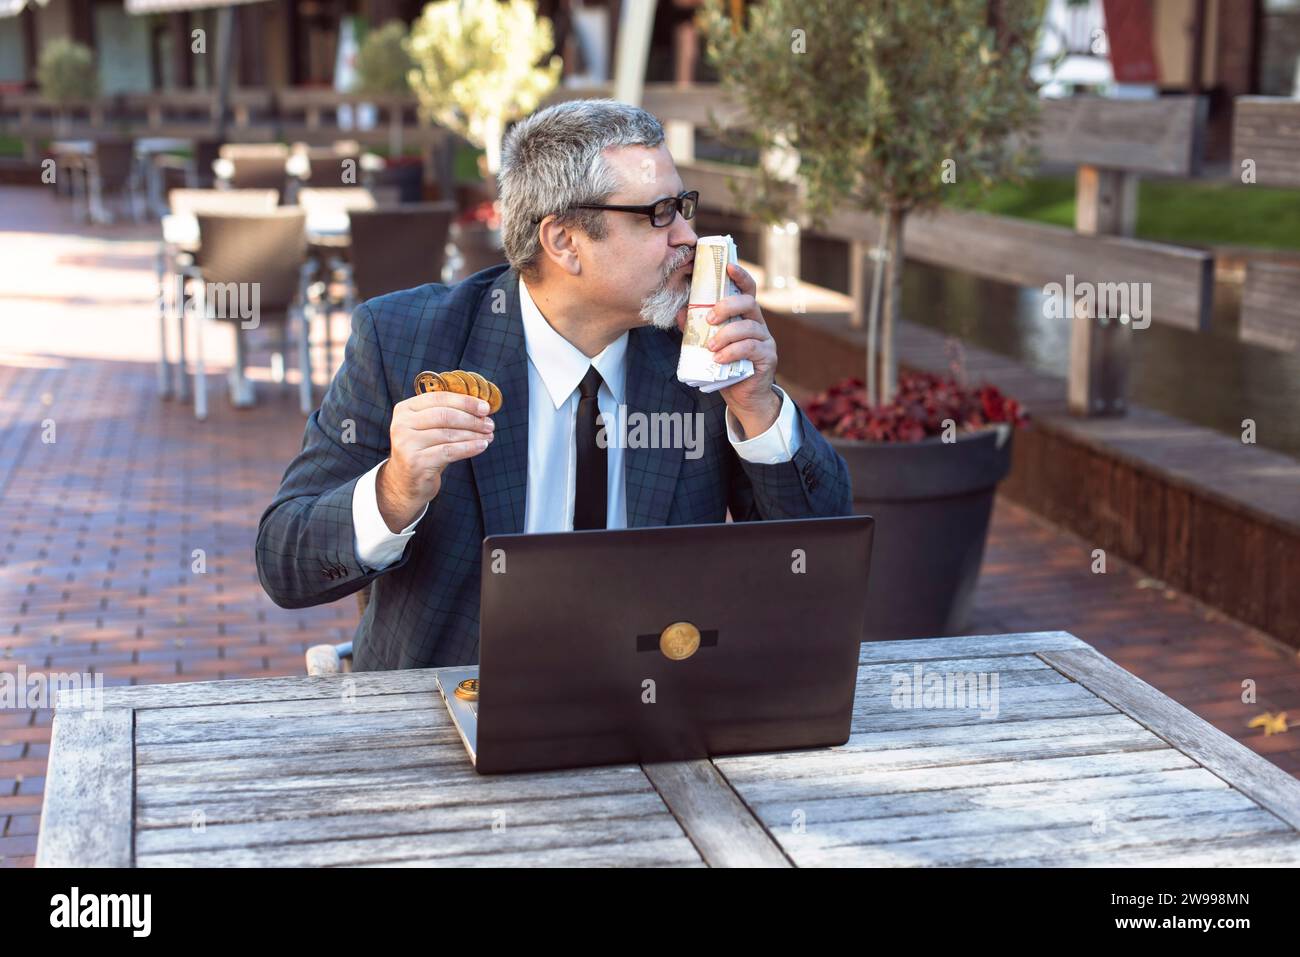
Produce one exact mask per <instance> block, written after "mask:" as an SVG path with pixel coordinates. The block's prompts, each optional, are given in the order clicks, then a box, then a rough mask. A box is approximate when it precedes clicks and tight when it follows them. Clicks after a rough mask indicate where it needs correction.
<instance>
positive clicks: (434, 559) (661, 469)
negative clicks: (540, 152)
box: [256, 265, 852, 671]
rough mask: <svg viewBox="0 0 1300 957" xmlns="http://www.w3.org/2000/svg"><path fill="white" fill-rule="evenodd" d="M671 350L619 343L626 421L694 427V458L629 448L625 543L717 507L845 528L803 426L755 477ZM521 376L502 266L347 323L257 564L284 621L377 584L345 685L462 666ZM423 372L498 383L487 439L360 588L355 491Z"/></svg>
mask: <svg viewBox="0 0 1300 957" xmlns="http://www.w3.org/2000/svg"><path fill="white" fill-rule="evenodd" d="M681 338H682V337H681V333H680V332H678V331H677V330H676V329H674V330H672V331H670V332H664V331H661V330H659V329H655V328H653V327H652V326H648V325H647V326H645V327H644V328H638V329H633V330H632V331H631V333H630V335H629V339H628V354H627V362H628V372H627V392H626V403H627V406H628V410H627V411H628V413H629V415H630V414H631V413H632V412H635V411H640V412H642V413H645V414H649V413H652V412H678V413H694V412H701V413H703V415H704V420H703V421H704V423H705V428H704V441H703V454H702V455H700V456H699V457H698V458H690V459H688V458H687V457H686V455H685V450H684V449H682V448H676V449H673V448H628V449H626V450H625V452H624V476H625V481H626V492H627V521H628V526H629V527H638V526H647V525H685V524H698V523H708V522H722V521H725V518H726V512H727V510H728V508H730V510H731V516H732V519H733V520H734V521H738V522H741V521H757V520H762V519H784V518H804V517H813V516H827V515H849V514H852V507H851V501H850V498H851V496H850V489H849V475H848V467H847V466H846V465H845V463H844V460H843V459H842V458H841V457H840V456H839V455H838V454H837V453H836V452H835V450H834V449H832V448H831V446H830V444H829V443H827V442H826V440H825V439H824V438H823V437H822V436H821V435H820V434H819V433H818V432H817V430H816V429H814V428H813V427H812V425H811V423H809V422H808V420H807V418H806V417H805V416H804V413H803V411H802V410H799V412H798V425H797V427H798V428H800V429H801V430H802V433H801V434H802V441H801V445H800V447H799V450H798V451H797V452H796V453H795V456H794V459H793V461H791V462H784V463H781V464H778V465H763V464H756V463H752V462H747V461H745V460H744V459H741V458H740V457H739V456H738V455H737V454H736V452H735V450H734V449H733V448H732V446H731V443H730V442H729V441H728V439H727V432H726V423H725V421H724V418H723V413H724V411H725V403H724V402H723V399H722V397H721V395H719V394H718V393H716V392H714V393H711V394H705V393H702V392H699V391H698V390H696V389H693V388H690V387H689V386H686V385H683V384H682V383H680V382H678V381H677V356H678V353H679V351H680V349H681ZM527 363H528V356H527V351H526V349H525V344H524V333H523V319H522V317H521V315H520V308H519V276H518V273H517V272H516V271H515V270H514V269H513V268H510V267H508V266H504V265H502V266H493V267H491V268H489V269H485V270H483V271H482V272H479V273H476V274H474V275H473V276H470V277H469V278H467V279H465V280H464V281H462V282H460V283H457V284H455V285H452V286H446V285H441V284H430V285H425V286H419V287H417V288H414V289H407V290H404V291H401V292H395V293H391V294H389V295H386V296H380V297H378V298H376V299H371V300H369V301H367V302H365V303H362V304H361V305H360V306H358V307H357V309H356V311H355V313H354V314H353V316H352V334H351V336H350V337H349V339H348V342H347V346H346V348H345V351H344V359H343V364H342V366H340V368H339V370H338V373H337V374H336V375H335V377H334V380H333V382H331V383H330V386H329V388H328V389H327V390H326V392H325V397H324V399H323V400H322V402H321V406H320V408H319V409H318V410H316V411H315V412H313V413H312V414H311V416H310V417H309V418H308V419H307V426H306V431H305V432H304V435H303V444H302V450H301V451H300V452H299V453H298V454H297V456H295V457H294V459H293V461H292V462H290V463H289V467H288V469H286V470H285V473H284V478H283V479H282V480H281V483H280V489H279V491H278V492H277V493H276V496H275V499H274V501H272V502H271V504H270V506H268V507H267V509H266V511H265V512H263V513H262V517H261V520H260V522H259V524H258V531H257V546H256V555H257V572H258V577H259V578H260V580H261V582H262V587H263V588H265V589H266V592H267V594H268V595H270V596H271V598H272V600H274V601H275V603H276V604H277V605H279V606H281V607H283V608H301V607H305V606H308V605H317V604H321V603H324V602H331V601H337V600H338V599H340V598H342V597H344V596H346V595H349V594H351V593H353V592H355V591H357V590H359V589H360V588H362V587H363V586H365V585H366V584H367V583H368V582H373V583H374V585H373V588H372V590H371V597H370V602H369V605H368V606H367V608H366V612H365V614H364V615H363V616H362V619H361V623H360V625H359V626H358V627H357V632H356V636H355V639H354V643H353V667H354V669H356V670H358V671H369V670H381V669H393V668H423V667H433V666H442V665H462V664H474V663H477V661H478V639H479V627H478V626H479V564H480V556H481V551H482V542H483V538H484V536H486V535H492V534H500V533H503V532H521V531H523V527H524V505H525V493H526V489H527V469H528V365H527ZM422 369H434V370H443V369H466V370H470V371H474V372H478V373H481V374H482V375H483V376H485V377H487V378H488V379H491V380H493V381H494V382H496V383H497V385H498V386H500V388H501V391H502V394H503V397H504V404H503V405H502V407H501V409H500V410H499V411H498V412H497V413H496V415H494V416H493V420H494V421H495V423H496V438H495V439H494V440H493V442H492V444H491V445H489V446H488V448H487V449H486V450H485V451H484V452H482V453H480V454H479V455H477V456H474V457H473V458H470V459H466V460H462V461H459V462H455V463H453V464H452V465H451V466H450V467H448V468H447V470H446V471H445V472H444V473H443V478H442V488H441V490H440V491H439V493H438V496H437V498H435V499H434V500H433V502H431V503H430V505H429V509H428V511H427V512H426V513H425V516H424V518H423V519H421V521H420V523H419V525H417V526H416V530H415V534H414V536H413V537H412V538H411V539H410V541H408V542H407V544H406V549H405V551H403V553H402V556H401V558H399V559H398V560H397V561H396V562H394V563H393V564H391V565H389V566H388V567H386V568H383V569H381V570H379V571H372V570H370V569H368V568H366V567H364V566H362V565H361V564H360V563H359V561H358V560H357V556H356V552H355V549H354V538H353V524H352V491H353V488H354V487H355V485H356V482H357V479H358V478H359V477H360V476H361V475H363V474H365V473H366V472H367V471H368V470H370V469H371V468H373V467H374V466H375V465H377V464H378V463H379V462H381V461H383V460H384V459H385V458H387V457H388V454H389V440H388V430H389V425H390V422H391V418H392V410H393V406H394V405H395V404H396V403H398V402H400V401H402V400H403V399H405V398H407V397H409V396H410V395H412V394H413V382H414V379H415V375H416V373H418V372H419V371H421V370H422Z"/></svg>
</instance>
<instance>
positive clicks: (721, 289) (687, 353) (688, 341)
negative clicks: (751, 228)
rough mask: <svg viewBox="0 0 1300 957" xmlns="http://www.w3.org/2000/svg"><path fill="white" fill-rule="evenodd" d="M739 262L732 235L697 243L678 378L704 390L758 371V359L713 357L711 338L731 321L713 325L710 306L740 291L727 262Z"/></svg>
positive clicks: (736, 380)
mask: <svg viewBox="0 0 1300 957" xmlns="http://www.w3.org/2000/svg"><path fill="white" fill-rule="evenodd" d="M734 262H738V259H737V257H736V243H735V241H734V240H733V239H732V238H731V237H730V236H701V237H700V238H699V239H698V240H697V241H696V243H695V268H694V272H693V273H692V276H691V296H690V300H689V301H688V303H687V305H686V329H685V330H684V332H683V333H682V351H681V355H680V356H678V358H677V381H679V382H685V383H686V384H687V385H690V386H694V387H695V388H697V389H699V390H700V391H701V392H716V391H717V390H718V389H725V388H726V387H727V386H732V385H735V384H736V383H737V382H740V381H742V380H744V379H748V378H749V377H750V376H752V375H753V374H754V363H753V362H751V361H750V360H748V359H737V360H736V361H735V362H728V363H725V364H723V365H719V364H718V363H716V362H714V361H713V353H712V352H710V351H709V349H708V348H707V347H708V343H709V340H710V339H712V338H713V336H714V335H715V334H716V333H717V331H718V330H719V329H721V328H722V327H723V326H725V325H726V324H727V323H728V322H735V321H736V319H738V318H740V317H739V316H732V317H731V318H730V319H727V320H726V322H720V323H717V324H715V325H710V324H709V320H708V318H707V316H708V314H709V310H710V309H711V308H712V307H713V305H714V304H715V303H716V302H717V301H718V300H719V299H722V298H724V297H726V296H731V295H734V294H735V293H736V292H737V289H736V284H735V283H733V282H732V281H731V277H730V276H728V275H727V263H734Z"/></svg>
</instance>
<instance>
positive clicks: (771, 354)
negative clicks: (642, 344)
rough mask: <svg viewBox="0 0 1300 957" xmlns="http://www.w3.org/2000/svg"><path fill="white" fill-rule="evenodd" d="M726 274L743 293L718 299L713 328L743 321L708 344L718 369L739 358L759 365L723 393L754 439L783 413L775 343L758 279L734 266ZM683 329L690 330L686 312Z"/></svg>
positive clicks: (712, 316) (681, 322)
mask: <svg viewBox="0 0 1300 957" xmlns="http://www.w3.org/2000/svg"><path fill="white" fill-rule="evenodd" d="M727 275H729V276H730V277H731V280H732V282H734V283H735V284H736V288H737V289H738V290H739V292H737V293H736V295H734V296H726V297H724V298H722V299H719V300H718V301H717V303H716V304H715V305H714V306H713V310H712V312H711V313H710V314H709V324H710V325H717V324H719V323H722V322H726V320H727V319H730V318H731V317H732V316H739V317H740V318H738V319H736V320H735V321H734V322H727V323H726V325H724V326H722V327H721V328H720V329H718V331H717V332H715V333H714V334H713V337H712V339H710V340H709V346H708V348H709V349H711V350H712V351H713V361H714V362H717V363H718V364H719V365H725V364H726V363H728V362H735V361H736V360H737V359H748V360H750V361H751V362H752V363H754V374H753V375H752V376H750V377H749V378H748V379H745V380H744V381H742V382H737V383H736V384H735V385H732V386H727V387H726V388H725V389H721V390H719V392H720V394H721V395H722V398H723V400H724V401H725V402H726V403H727V408H729V409H730V410H731V414H732V415H734V416H735V417H736V420H737V421H738V422H739V423H740V426H741V428H742V429H744V430H745V434H744V436H743V438H746V439H752V438H753V437H754V436H756V435H761V434H762V433H764V432H766V431H767V430H768V429H769V428H771V427H772V423H773V422H775V421H776V417H777V414H778V413H779V412H780V411H781V397H780V396H779V395H777V393H776V391H775V390H774V389H773V388H772V385H773V383H774V382H775V380H776V340H774V339H773V338H772V334H771V332H769V331H768V328H767V323H766V322H765V321H764V320H763V310H761V309H759V308H758V300H756V299H755V298H754V292H755V291H756V290H757V289H758V284H757V283H756V282H755V281H754V277H753V276H751V275H750V274H749V273H747V272H746V271H745V270H744V269H741V268H740V267H739V266H737V265H735V264H734V263H729V264H728V265H727ZM678 325H679V327H681V328H682V329H683V331H685V326H686V312H685V310H683V311H682V316H681V318H680V320H679V321H678Z"/></svg>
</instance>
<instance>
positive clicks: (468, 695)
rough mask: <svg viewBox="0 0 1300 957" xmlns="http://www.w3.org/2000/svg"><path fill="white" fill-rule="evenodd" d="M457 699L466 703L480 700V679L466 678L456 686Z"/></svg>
mask: <svg viewBox="0 0 1300 957" xmlns="http://www.w3.org/2000/svg"><path fill="white" fill-rule="evenodd" d="M456 697H457V698H464V699H465V700H466V701H477V700H478V679H477V678H466V679H465V680H464V681H462V682H460V683H459V684H457V685H456Z"/></svg>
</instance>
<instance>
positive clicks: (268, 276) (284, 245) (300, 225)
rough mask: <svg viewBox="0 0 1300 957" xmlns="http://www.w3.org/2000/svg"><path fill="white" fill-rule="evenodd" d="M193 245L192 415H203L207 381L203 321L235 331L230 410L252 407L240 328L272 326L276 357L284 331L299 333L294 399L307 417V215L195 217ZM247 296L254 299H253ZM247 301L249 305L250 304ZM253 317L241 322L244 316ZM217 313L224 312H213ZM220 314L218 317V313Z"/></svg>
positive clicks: (286, 211) (287, 211)
mask: <svg viewBox="0 0 1300 957" xmlns="http://www.w3.org/2000/svg"><path fill="white" fill-rule="evenodd" d="M197 215H198V221H199V239H200V245H199V249H198V252H197V253H196V254H195V265H194V277H195V279H196V280H197V281H198V283H199V289H200V290H201V291H202V292H203V295H204V299H203V302H204V304H205V307H206V308H205V310H204V312H203V315H201V316H200V318H199V320H198V326H197V328H198V330H199V332H198V335H197V337H196V338H197V342H196V349H195V351H196V353H197V354H196V358H195V362H196V370H195V380H196V381H195V401H194V413H195V416H196V417H198V418H200V419H201V418H205V417H206V415H207V381H206V377H205V375H204V368H203V326H204V324H205V322H206V321H207V319H215V320H217V321H225V322H229V323H231V325H232V327H233V328H234V332H235V368H234V369H232V370H231V397H232V399H233V401H234V404H235V405H237V406H245V405H250V404H251V403H252V401H253V395H252V392H253V389H252V383H251V382H249V381H248V380H247V379H246V378H245V376H244V368H245V362H246V356H245V341H244V335H243V333H244V331H245V330H246V328H252V327H246V326H245V325H244V323H245V322H246V321H248V320H250V319H251V320H252V321H253V322H254V327H257V326H263V325H269V326H276V327H278V331H279V342H280V355H283V354H284V353H285V352H286V351H287V346H288V337H289V332H290V327H291V326H292V327H293V330H294V331H295V332H296V333H297V335H298V360H299V370H300V372H301V376H302V380H301V382H300V384H299V400H300V405H301V409H302V412H303V414H304V415H309V414H310V413H311V407H312V382H311V341H310V340H311V336H310V329H311V326H310V321H309V318H308V317H307V315H306V312H305V296H304V292H303V291H304V288H305V285H306V283H307V282H308V281H309V280H310V270H309V269H308V268H306V267H307V263H308V259H307V235H306V215H305V213H304V212H303V211H302V209H300V208H299V207H296V206H291V207H284V208H280V209H276V210H274V211H273V212H269V213H260V214H255V215H239V214H226V213H206V212H199V213H198V214H197ZM232 284H235V289H234V292H235V293H236V295H237V299H238V303H237V305H238V306H239V308H238V309H237V310H235V315H230V314H229V313H230V309H229V304H230V301H231V285H232ZM253 297H256V298H255V299H254V298H253ZM250 300H251V302H250ZM250 305H251V306H255V307H256V308H255V315H251V316H246V315H244V312H245V311H250V312H252V311H254V310H253V309H251V308H250ZM219 307H224V308H219ZM218 313H220V314H218Z"/></svg>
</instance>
